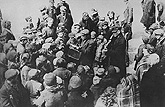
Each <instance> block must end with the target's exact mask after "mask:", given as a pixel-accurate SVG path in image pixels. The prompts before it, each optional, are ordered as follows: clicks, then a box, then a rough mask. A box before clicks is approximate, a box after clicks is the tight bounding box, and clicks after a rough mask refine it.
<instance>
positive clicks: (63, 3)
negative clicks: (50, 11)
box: [56, 0, 71, 15]
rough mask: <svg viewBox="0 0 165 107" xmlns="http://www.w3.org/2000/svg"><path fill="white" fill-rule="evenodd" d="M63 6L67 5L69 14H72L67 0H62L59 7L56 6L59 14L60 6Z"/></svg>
mask: <svg viewBox="0 0 165 107" xmlns="http://www.w3.org/2000/svg"><path fill="white" fill-rule="evenodd" d="M61 6H65V7H66V8H67V12H68V13H69V14H71V10H70V8H69V4H68V3H67V2H66V1H65V0H60V2H59V3H58V4H57V8H56V13H57V15H59V14H60V7H61Z"/></svg>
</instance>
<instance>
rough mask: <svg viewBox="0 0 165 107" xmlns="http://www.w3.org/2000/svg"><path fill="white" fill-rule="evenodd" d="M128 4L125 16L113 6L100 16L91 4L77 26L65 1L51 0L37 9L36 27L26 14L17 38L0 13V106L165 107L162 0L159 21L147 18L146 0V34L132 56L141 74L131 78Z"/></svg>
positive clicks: (146, 1)
mask: <svg viewBox="0 0 165 107" xmlns="http://www.w3.org/2000/svg"><path fill="white" fill-rule="evenodd" d="M124 2H125V3H126V7H127V8H126V9H125V11H124V20H122V21H119V17H120V16H119V15H116V13H115V12H114V11H108V13H107V16H106V17H100V16H99V13H98V11H97V10H96V9H91V11H92V14H91V15H89V13H88V12H83V13H82V19H80V22H79V23H74V22H73V18H72V11H71V9H70V7H69V4H68V3H67V2H66V1H65V0H60V2H59V3H58V4H57V6H55V5H54V4H55V1H54V0H49V5H48V6H43V7H41V8H40V12H41V17H39V18H38V21H37V24H36V26H34V23H33V19H32V17H31V16H29V17H26V18H25V21H26V22H27V25H26V27H25V28H23V29H22V30H23V32H22V36H21V37H19V40H15V36H14V34H13V33H12V31H11V22H10V21H8V20H3V18H2V14H0V16H1V18H0V21H2V29H1V30H0V33H1V35H0V88H1V89H0V105H1V106H2V107H123V106H124V107H134V106H138V104H139V105H140V106H141V107H163V105H164V100H165V97H164V95H165V92H164V86H165V84H164V83H163V82H164V66H165V62H164V56H165V55H164V48H165V45H164V40H165V38H164V36H165V34H164V32H165V31H164V26H165V23H164V20H163V19H161V15H162V13H163V12H164V11H163V9H162V8H161V7H163V4H161V3H160V4H159V5H158V8H159V10H160V12H161V13H160V14H159V18H158V22H157V23H155V21H153V20H154V19H152V21H151V22H150V20H146V17H149V18H151V17H150V16H149V15H151V13H153V14H154V8H153V6H155V2H154V0H143V1H142V8H143V12H144V14H143V17H142V20H141V22H142V23H143V24H144V26H145V27H146V34H147V35H146V36H143V38H142V40H143V42H144V44H141V45H140V46H139V48H138V52H137V54H136V55H135V66H134V69H135V70H136V71H137V74H136V75H133V74H127V73H126V67H128V66H129V54H128V48H129V44H128V43H129V40H131V39H132V23H133V7H131V5H130V3H129V0H124ZM149 6H151V7H152V8H150V7H149ZM145 9H151V10H150V11H146V10H145ZM161 9H162V10H161ZM146 12H149V13H146ZM145 15H146V16H145ZM144 17H145V18H144ZM144 19H145V21H144ZM155 20H156V19H155ZM146 21H148V23H147V22H146ZM144 22H146V23H147V24H145V23H144ZM149 23H150V24H149ZM137 87H138V88H137ZM139 87H140V88H139ZM137 89H138V91H140V99H138V98H139V96H136V94H137V93H136V91H137ZM139 100H140V102H139Z"/></svg>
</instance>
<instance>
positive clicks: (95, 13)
mask: <svg viewBox="0 0 165 107" xmlns="http://www.w3.org/2000/svg"><path fill="white" fill-rule="evenodd" d="M91 11H92V14H91V17H92V18H91V19H92V21H93V26H94V28H93V30H94V31H95V32H97V31H98V26H97V24H98V22H99V13H98V11H97V10H96V9H91Z"/></svg>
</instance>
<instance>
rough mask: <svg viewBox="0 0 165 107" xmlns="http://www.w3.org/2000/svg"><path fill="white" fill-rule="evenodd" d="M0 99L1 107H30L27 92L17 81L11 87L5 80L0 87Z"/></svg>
mask: <svg viewBox="0 0 165 107" xmlns="http://www.w3.org/2000/svg"><path fill="white" fill-rule="evenodd" d="M0 99H1V100H0V105H1V107H30V99H29V93H28V92H27V90H26V89H25V88H24V87H23V85H22V84H19V83H18V84H16V87H13V86H11V85H9V84H8V83H7V82H6V81H5V83H4V85H3V86H2V88H1V89H0Z"/></svg>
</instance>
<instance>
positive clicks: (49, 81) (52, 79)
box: [43, 73, 57, 86]
mask: <svg viewBox="0 0 165 107" xmlns="http://www.w3.org/2000/svg"><path fill="white" fill-rule="evenodd" d="M43 79H44V83H45V84H46V85H47V86H53V85H56V83H57V81H56V76H55V75H54V74H53V73H48V74H45V75H44V77H43Z"/></svg>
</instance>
